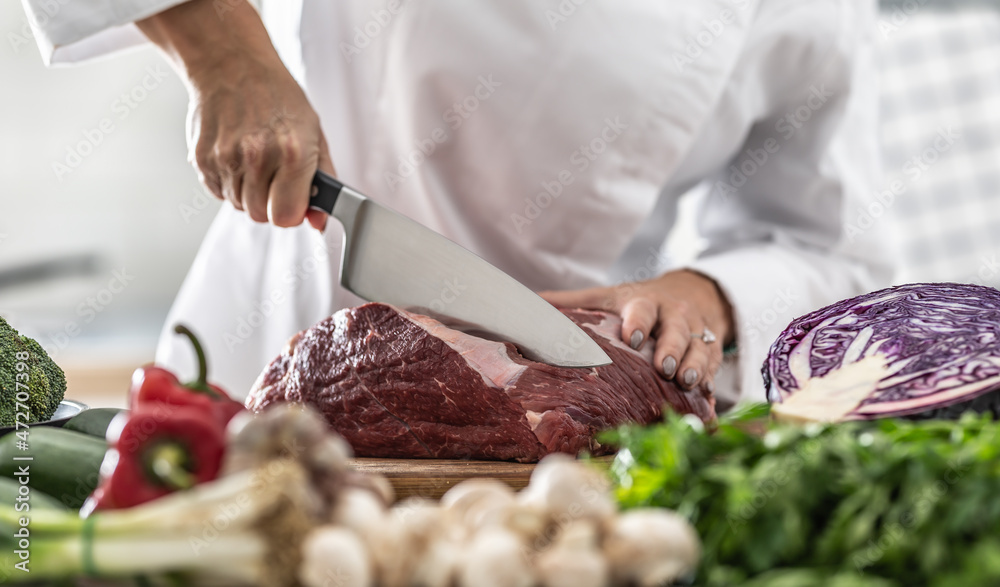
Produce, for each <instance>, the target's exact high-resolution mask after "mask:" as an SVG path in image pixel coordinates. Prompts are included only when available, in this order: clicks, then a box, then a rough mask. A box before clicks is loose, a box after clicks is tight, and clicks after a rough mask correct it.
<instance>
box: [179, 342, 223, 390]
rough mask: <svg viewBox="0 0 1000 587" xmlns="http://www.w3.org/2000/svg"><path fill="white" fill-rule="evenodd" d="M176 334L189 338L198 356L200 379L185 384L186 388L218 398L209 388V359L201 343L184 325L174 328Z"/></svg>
mask: <svg viewBox="0 0 1000 587" xmlns="http://www.w3.org/2000/svg"><path fill="white" fill-rule="evenodd" d="M174 332H176V333H177V334H183V335H184V336H186V337H188V340H190V341H191V346H193V347H194V352H195V354H196V355H198V379H196V380H194V381H192V382H190V383H185V384H184V387H187V388H188V389H191V390H194V391H200V392H202V393H206V394H208V395H211V396H213V397H218V395H219V394H217V393H216V392H215V391H213V390H212V388H211V387H209V386H208V359H207V358H206V357H205V349H204V348H202V346H201V342H200V341H199V340H198V337H197V336H195V335H194V333H193V332H191V329H190V328H188V327H187V326H184V325H183V324H178V325H176V326H174Z"/></svg>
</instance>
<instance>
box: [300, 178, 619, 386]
mask: <svg viewBox="0 0 1000 587" xmlns="http://www.w3.org/2000/svg"><path fill="white" fill-rule="evenodd" d="M309 206H310V207H312V208H316V209H319V210H322V211H324V212H326V213H327V214H329V215H331V216H333V217H334V218H336V219H337V220H339V221H340V223H341V224H343V225H344V250H343V258H342V260H341V265H340V283H341V285H343V286H344V287H345V288H347V289H348V290H350V291H352V292H354V293H355V294H357V295H358V296H360V297H362V298H364V299H366V300H370V301H375V302H383V303H386V304H392V305H394V306H397V307H400V308H404V309H407V310H412V311H414V312H417V313H420V314H427V315H431V316H434V317H435V318H438V319H440V320H442V321H443V322H445V323H446V324H448V325H450V326H455V327H457V328H459V329H461V330H464V331H466V332H476V333H479V334H485V335H487V336H488V337H489V338H493V339H495V340H504V341H510V342H512V343H514V345H515V346H517V348H518V350H520V351H521V353H522V354H523V355H524V356H525V357H527V358H529V359H532V360H535V361H541V362H544V363H549V364H551V365H558V366H563V367H595V366H599V365H607V364H609V363H611V359H610V358H609V357H608V355H607V353H605V352H604V350H603V349H601V347H600V345H598V344H597V343H596V342H594V341H593V340H592V339H591V338H590V337H589V336H588V335H587V334H586V333H585V332H584V331H583V330H581V329H580V327H579V326H577V325H576V324H575V323H574V322H573V321H572V320H570V319H569V318H567V317H566V316H565V315H563V313H562V312H560V311H559V310H557V309H555V308H554V307H553V306H552V305H551V304H549V303H548V302H546V301H545V300H543V299H542V298H540V297H538V296H537V295H536V294H535V293H534V292H532V291H531V290H530V289H528V288H527V287H525V286H524V285H522V284H521V283H519V282H518V281H517V280H515V279H514V278H512V277H510V276H509V275H507V274H506V273H504V272H503V271H500V270H499V269H497V268H496V267H494V266H493V265H490V264H489V263H487V262H486V261H484V260H483V259H481V258H479V257H477V256H476V255H475V254H473V253H471V252H470V251H468V250H466V249H464V248H462V247H461V246H459V245H457V244H455V243H453V242H451V241H450V240H448V239H446V238H445V237H443V236H441V235H439V234H438V233H436V232H434V231H433V230H431V229H429V228H427V227H425V226H423V225H421V224H418V223H417V222H414V221H413V220H410V219H409V218H407V217H405V216H403V215H402V214H398V213H396V212H393V211H392V210H389V209H388V208H386V207H384V206H381V205H379V204H377V203H375V202H373V201H372V200H370V199H368V198H366V197H365V196H363V195H361V194H360V193H358V192H357V191H356V190H353V189H351V188H350V187H347V186H345V185H344V184H342V183H341V182H340V181H338V180H337V179H336V178H334V177H331V176H330V175H327V174H326V173H323V172H322V171H317V172H316V176H315V177H314V178H313V190H312V196H311V198H310V200H309Z"/></svg>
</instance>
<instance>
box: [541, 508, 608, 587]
mask: <svg viewBox="0 0 1000 587" xmlns="http://www.w3.org/2000/svg"><path fill="white" fill-rule="evenodd" d="M598 546H599V545H598V535H597V528H596V527H595V526H594V523H593V522H590V521H582V520H580V521H576V522H573V523H571V524H569V525H568V526H566V527H565V528H564V529H563V531H562V532H561V533H560V534H559V535H558V537H557V538H556V540H555V543H554V544H553V545H552V547H551V548H549V549H546V550H544V551H543V552H542V553H541V554H539V555H538V558H537V559H536V562H535V568H536V570H537V571H538V578H539V580H540V581H541V583H542V585H544V586H545V587H603V586H604V585H607V584H608V580H609V578H610V572H609V568H608V562H607V560H605V558H604V555H603V554H602V553H601V551H600V549H599V548H598Z"/></svg>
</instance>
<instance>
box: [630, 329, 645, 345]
mask: <svg viewBox="0 0 1000 587" xmlns="http://www.w3.org/2000/svg"><path fill="white" fill-rule="evenodd" d="M642 339H643V336H642V331H641V330H639V329H638V328H636V329H635V330H633V331H632V339H631V340H630V341H629V345H630V346H631V347H632V349H633V350H639V347H640V346H642Z"/></svg>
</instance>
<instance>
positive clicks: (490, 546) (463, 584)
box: [458, 528, 536, 587]
mask: <svg viewBox="0 0 1000 587" xmlns="http://www.w3.org/2000/svg"><path fill="white" fill-rule="evenodd" d="M535 582H536V581H535V575H534V572H533V570H532V567H531V564H530V562H529V560H528V557H527V546H526V545H525V544H524V542H523V541H522V540H521V539H519V537H518V536H517V535H516V534H514V533H513V532H511V531H510V530H505V529H502V528H485V529H483V530H481V531H480V532H477V533H476V535H475V536H474V537H473V539H472V541H471V542H470V543H469V545H468V548H467V550H466V555H465V558H464V559H463V560H462V562H461V565H460V566H459V570H458V585H459V586H460V587H532V586H533V585H534V584H535Z"/></svg>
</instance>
